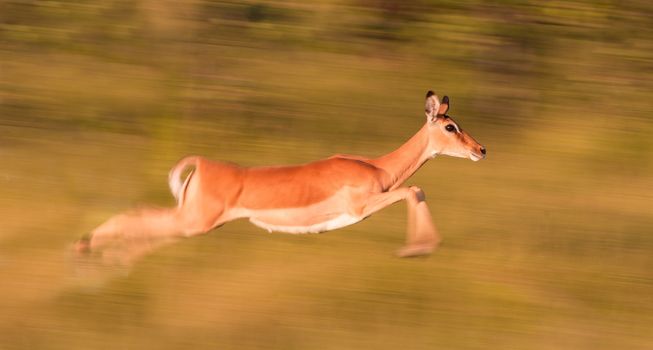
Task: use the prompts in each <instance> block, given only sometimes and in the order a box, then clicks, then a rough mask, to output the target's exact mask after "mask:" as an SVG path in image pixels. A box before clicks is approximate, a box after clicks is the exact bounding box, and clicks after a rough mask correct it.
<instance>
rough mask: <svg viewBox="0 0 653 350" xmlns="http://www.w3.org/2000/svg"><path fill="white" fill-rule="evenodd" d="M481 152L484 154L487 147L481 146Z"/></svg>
mask: <svg viewBox="0 0 653 350" xmlns="http://www.w3.org/2000/svg"><path fill="white" fill-rule="evenodd" d="M481 153H483V155H485V147H482V146H481Z"/></svg>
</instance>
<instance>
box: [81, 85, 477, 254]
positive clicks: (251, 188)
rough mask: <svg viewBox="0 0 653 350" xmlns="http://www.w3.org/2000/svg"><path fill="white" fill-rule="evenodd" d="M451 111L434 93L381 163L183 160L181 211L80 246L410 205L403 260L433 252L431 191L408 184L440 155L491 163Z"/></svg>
mask: <svg viewBox="0 0 653 350" xmlns="http://www.w3.org/2000/svg"><path fill="white" fill-rule="evenodd" d="M448 110H449V98H448V97H447V96H445V97H444V98H443V99H442V101H439V99H438V97H437V96H436V95H435V94H434V93H433V92H432V91H429V92H428V93H427V94H426V106H425V113H426V123H425V124H424V126H423V127H422V128H421V129H420V130H419V131H418V132H417V133H416V134H415V135H414V136H413V137H411V138H410V139H409V140H408V141H407V142H406V143H404V144H403V145H402V146H401V147H399V148H398V149H396V150H395V151H393V152H391V153H389V154H386V155H383V156H381V157H379V158H365V157H361V156H353V155H335V156H332V157H330V158H328V159H323V160H318V161H315V162H312V163H308V164H304V165H293V166H271V167H252V168H245V167H239V166H237V165H233V164H228V163H223V162H216V161H211V160H208V159H205V158H202V157H199V156H189V157H186V158H183V159H181V160H180V161H179V162H178V163H177V164H176V165H175V166H174V167H173V168H172V170H171V171H170V174H169V179H168V180H169V181H168V183H169V185H170V190H171V191H172V194H173V196H174V197H175V198H176V200H177V206H176V207H175V208H161V209H142V210H138V211H135V212H130V213H124V214H120V215H117V216H114V217H113V218H111V219H109V220H108V221H107V222H105V223H104V224H102V225H101V226H99V227H98V228H96V229H95V230H94V231H93V232H91V234H90V236H89V237H87V238H85V239H82V240H80V241H79V242H78V243H77V246H76V248H77V250H78V251H80V252H89V251H90V252H92V251H101V250H102V249H104V248H105V247H106V246H108V245H110V242H111V241H113V240H116V239H120V240H123V241H125V240H128V241H129V240H131V241H136V240H139V239H141V240H142V239H145V240H148V239H150V238H151V237H158V238H164V239H165V238H170V239H174V238H176V237H190V236H194V235H198V234H202V233H206V232H208V231H210V230H212V229H213V228H216V227H219V226H221V225H222V224H224V223H226V222H228V221H232V220H235V219H240V218H248V219H249V221H251V222H252V223H253V224H254V225H256V226H259V227H262V228H264V229H266V230H268V231H270V232H272V231H281V232H288V233H317V232H324V231H329V230H335V229H338V228H341V227H345V226H348V225H351V224H354V223H357V222H359V221H361V220H363V219H365V218H366V217H368V216H370V215H372V214H374V213H376V212H377V211H379V210H381V209H383V208H385V207H387V206H389V205H391V204H393V203H395V202H397V201H400V200H405V201H406V203H407V207H408V228H407V234H406V245H405V246H404V247H403V248H402V249H400V250H399V251H398V255H399V256H402V257H406V256H417V255H426V254H429V253H431V252H432V251H433V249H434V248H435V247H436V246H437V244H438V243H439V241H440V236H439V235H438V232H437V230H436V228H435V225H434V224H433V221H432V218H431V214H430V212H429V208H428V206H427V205H426V202H425V195H424V192H423V191H422V190H421V189H420V188H418V187H415V186H411V187H406V186H402V184H403V183H404V182H405V181H406V180H407V179H408V178H409V177H410V176H411V175H412V174H413V173H415V171H417V169H419V168H420V166H422V165H423V164H424V163H425V162H426V161H427V160H429V159H431V158H434V157H435V156H437V155H440V154H444V155H449V156H454V157H461V158H469V159H471V160H473V161H478V160H480V159H483V158H485V147H483V146H482V145H480V144H479V143H478V142H476V141H475V140H474V139H473V138H472V137H471V136H469V134H467V133H466V132H465V131H463V130H462V129H461V128H460V126H459V125H458V124H457V123H456V122H455V121H454V120H453V119H451V118H450V117H449V116H448V115H447V111H448ZM188 170H190V171H188ZM186 172H187V173H188V174H187V175H186V176H185V177H184V178H182V175H183V174H185V173H186ZM146 250H148V249H146ZM134 254H136V255H138V254H139V253H134Z"/></svg>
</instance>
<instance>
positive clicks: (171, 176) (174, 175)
mask: <svg viewBox="0 0 653 350" xmlns="http://www.w3.org/2000/svg"><path fill="white" fill-rule="evenodd" d="M198 160H199V157H197V156H189V157H186V158H183V159H181V160H180V161H179V162H177V164H176V165H175V166H174V167H172V169H170V173H168V186H169V187H170V192H172V195H173V196H174V197H175V199H176V200H177V206H179V207H181V205H182V204H183V202H184V193H185V192H186V187H188V182H189V181H190V179H191V177H192V176H193V173H194V171H195V169H193V170H191V171H190V173H188V175H187V176H186V178H185V179H184V180H183V181H182V179H181V175H182V174H183V172H184V170H186V169H187V168H188V167H194V168H197V162H198Z"/></svg>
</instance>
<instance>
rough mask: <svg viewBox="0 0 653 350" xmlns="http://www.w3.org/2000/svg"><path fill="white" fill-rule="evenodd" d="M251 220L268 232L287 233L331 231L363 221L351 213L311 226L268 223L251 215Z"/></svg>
mask: <svg viewBox="0 0 653 350" xmlns="http://www.w3.org/2000/svg"><path fill="white" fill-rule="evenodd" d="M249 221H250V222H251V223H252V224H254V225H256V226H258V227H260V228H263V229H265V230H268V232H274V231H276V232H286V233H320V232H324V231H331V230H335V229H339V228H341V227H345V226H349V225H352V224H355V223H357V222H359V221H361V219H360V218H357V217H354V216H351V215H349V214H341V215H340V216H338V217H336V218H334V219H331V220H327V221H324V222H320V223H316V224H313V225H309V226H284V225H274V224H268V223H266V222H263V221H260V220H258V219H256V218H254V217H250V218H249Z"/></svg>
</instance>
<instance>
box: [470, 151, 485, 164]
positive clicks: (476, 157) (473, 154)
mask: <svg viewBox="0 0 653 350" xmlns="http://www.w3.org/2000/svg"><path fill="white" fill-rule="evenodd" d="M483 158H485V155H484V154H478V153H476V152H469V159H471V160H473V161H475V162H478V161H479V160H481V159H483Z"/></svg>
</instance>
